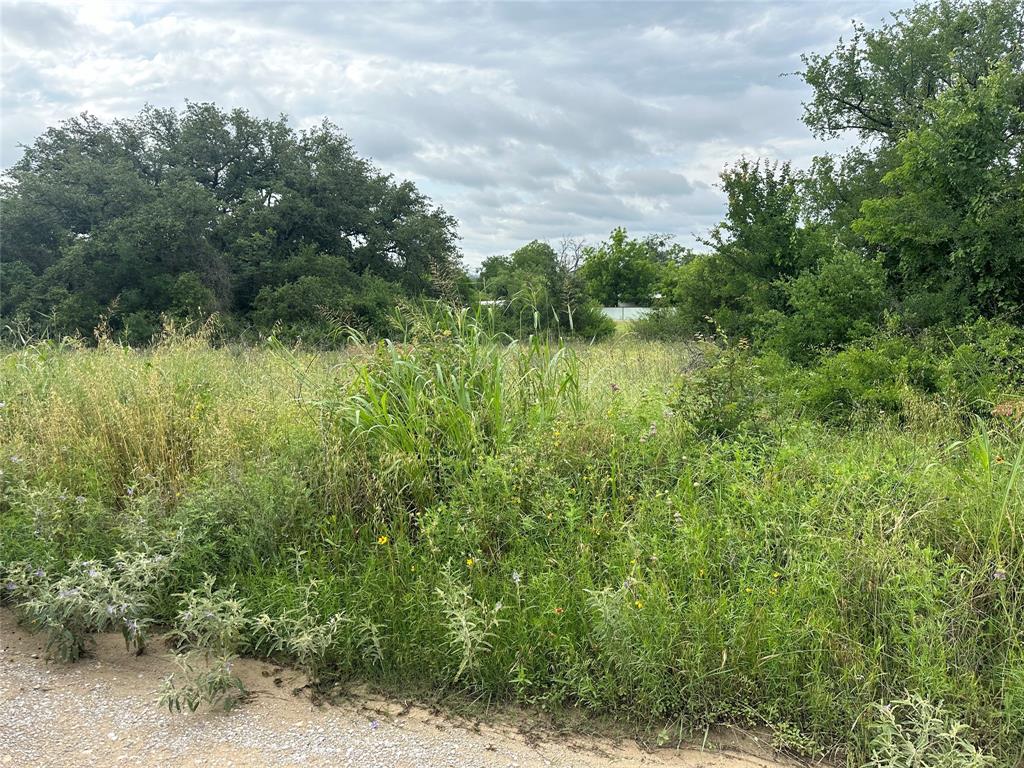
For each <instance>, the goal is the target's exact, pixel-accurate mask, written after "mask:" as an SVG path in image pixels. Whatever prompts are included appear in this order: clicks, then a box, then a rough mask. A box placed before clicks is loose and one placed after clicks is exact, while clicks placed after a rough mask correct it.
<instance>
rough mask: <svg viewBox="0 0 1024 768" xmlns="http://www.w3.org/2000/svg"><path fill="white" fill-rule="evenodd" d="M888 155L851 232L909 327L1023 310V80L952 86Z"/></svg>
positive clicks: (996, 75) (995, 78)
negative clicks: (892, 291) (882, 271)
mask: <svg viewBox="0 0 1024 768" xmlns="http://www.w3.org/2000/svg"><path fill="white" fill-rule="evenodd" d="M896 155H897V158H898V165H896V166H895V167H894V168H893V169H892V170H890V171H889V172H888V173H887V174H886V175H885V176H884V177H883V179H882V182H883V185H884V190H883V192H882V194H881V195H880V196H878V197H875V198H871V199H868V200H866V201H865V202H864V203H863V205H862V207H861V213H862V215H861V217H860V218H859V219H858V220H857V221H855V222H854V224H853V227H854V229H855V230H856V231H857V232H858V233H860V234H861V235H863V237H864V238H865V239H866V240H867V241H868V242H869V243H871V244H872V245H874V246H875V247H876V248H877V249H878V250H879V251H880V252H882V253H885V254H887V255H888V256H889V257H890V263H891V265H892V274H893V281H894V282H895V283H896V284H897V286H898V287H899V289H900V292H901V295H902V296H903V297H904V299H905V301H906V302H907V304H908V308H910V309H912V310H913V311H912V312H911V313H910V314H911V315H912V316H913V317H912V319H914V320H916V321H917V322H918V323H919V324H922V323H923V324H927V323H929V322H936V321H942V320H959V319H964V316H965V315H968V316H969V315H970V314H972V313H973V312H975V311H977V312H981V313H982V314H986V315H995V314H999V313H1005V312H1011V311H1014V310H1017V309H1019V308H1020V307H1022V306H1024V168H1022V166H1021V159H1022V156H1024V72H1021V71H1014V70H1012V69H1011V68H1010V65H1009V62H1008V61H1004V62H1003V64H1002V65H1000V67H999V68H997V69H995V70H993V71H992V72H990V73H989V74H986V75H983V76H982V77H981V78H980V79H979V80H978V82H977V83H974V84H972V83H969V82H968V81H966V80H963V79H960V80H958V81H957V82H956V83H954V85H953V87H951V88H948V89H946V90H945V91H943V92H942V93H941V94H940V95H939V96H938V97H937V98H936V99H934V100H933V101H932V102H930V103H929V104H928V105H927V119H926V120H925V121H924V122H923V124H922V125H921V126H920V127H919V128H917V129H914V130H911V131H908V132H907V134H906V135H905V136H904V137H903V138H902V139H901V140H900V141H899V143H898V144H897V149H896Z"/></svg>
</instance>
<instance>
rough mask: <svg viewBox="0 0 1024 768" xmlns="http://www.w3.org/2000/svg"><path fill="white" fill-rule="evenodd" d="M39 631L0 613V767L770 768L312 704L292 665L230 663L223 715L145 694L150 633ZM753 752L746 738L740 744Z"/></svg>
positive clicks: (398, 708)
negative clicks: (68, 651) (233, 698)
mask: <svg viewBox="0 0 1024 768" xmlns="http://www.w3.org/2000/svg"><path fill="white" fill-rule="evenodd" d="M42 646H43V642H42V638H41V637H40V636H37V635H30V634H28V633H27V632H25V631H24V629H22V628H21V627H19V626H17V624H16V622H15V620H14V616H13V614H12V613H11V612H10V611H8V610H0V711H2V713H3V714H2V715H0V766H8V765H9V766H26V767H27V766H39V767H40V768H42V767H43V766H55V767H57V766H59V767H60V768H68V767H69V766H103V768H110V766H164V765H166V766H176V767H178V766H180V767H182V768H184V767H185V766H239V767H241V766H246V767H249V766H252V767H253V768H264V767H266V768H271V767H272V766H273V767H274V768H277V767H278V766H314V767H319V766H324V767H325V768H326V766H332V767H337V766H360V768H363V767H366V768H372V767H374V766H380V767H381V768H414V767H415V768H421V767H424V768H425V767H428V766H429V767H431V768H433V767H434V766H453V767H454V766H479V767H480V768H493V767H496V766H501V767H502V768H507V767H509V766H515V767H516V768H535V767H536V768H540V767H541V766H566V767H567V768H574V767H576V766H578V767H579V768H602V767H604V766H616V767H618V768H625V767H626V766H645V767H647V766H650V767H652V768H653V767H655V766H678V767H685V768H783V766H792V765H794V764H793V763H787V762H781V761H777V760H773V759H770V758H769V757H767V756H765V755H760V756H757V755H752V754H741V753H739V752H736V751H709V750H706V749H705V750H701V749H696V748H692V749H658V750H653V751H646V750H644V749H642V748H641V747H640V746H638V745H637V744H636V743H635V742H633V741H612V740H606V739H601V738H592V737H585V736H571V737H566V736H565V735H562V734H552V733H546V732H544V731H543V729H540V730H538V729H529V732H528V733H523V732H522V731H523V730H524V729H523V728H521V727H519V728H517V727H516V726H515V725H514V724H513V723H505V722H502V720H504V718H499V719H498V722H495V723H486V724H485V723H475V722H460V721H457V720H453V719H450V718H448V717H445V716H444V715H440V714H436V713H433V712H431V711H430V710H428V709H425V708H421V707H417V706H411V705H408V704H402V703H400V702H394V701H389V700H385V699H380V698H375V697H372V696H364V695H355V696H352V697H350V698H349V699H347V700H346V701H344V702H342V703H340V704H338V705H335V706H314V705H313V704H312V703H311V702H310V701H309V700H308V698H306V697H305V696H303V695H301V694H300V695H295V694H294V693H292V691H293V690H295V689H297V688H301V687H302V685H303V684H304V682H305V681H304V680H303V679H302V677H301V675H299V674H297V673H296V672H294V671H293V670H288V669H281V668H279V667H274V666H272V665H270V664H267V663H264V662H260V661H254V660H243V661H241V662H239V663H238V665H237V667H236V669H237V671H238V672H239V674H240V676H241V677H242V679H243V680H244V681H245V683H246V685H247V686H248V687H249V689H250V690H251V691H253V698H252V700H251V701H249V702H247V703H246V704H244V705H243V706H242V707H240V708H239V709H236V710H234V711H232V712H229V713H223V712H204V711H200V712H197V713H195V714H186V715H172V714H169V713H168V712H167V711H166V710H160V709H158V708H157V706H156V704H155V691H156V689H157V687H158V685H159V683H160V681H161V680H162V679H163V678H164V677H166V676H167V675H168V674H169V673H170V672H171V671H172V669H173V665H172V664H171V661H170V658H169V657H168V655H167V654H166V653H165V652H164V650H165V649H164V648H163V646H162V645H160V644H159V643H154V644H153V646H152V647H151V649H150V651H149V652H148V653H146V654H144V655H142V656H130V655H128V654H126V653H125V649H124V643H123V641H122V640H121V637H120V635H103V636H100V637H98V638H97V643H96V647H95V648H94V649H93V651H92V653H91V655H90V656H89V657H88V658H85V659H82V660H81V661H79V662H78V663H77V664H73V665H64V664H59V663H53V662H51V663H47V662H46V661H45V660H44V658H43V647H42ZM750 746H751V747H752V748H754V749H756V748H757V746H758V745H757V743H756V742H752V743H751V745H750Z"/></svg>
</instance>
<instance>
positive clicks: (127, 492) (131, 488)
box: [124, 485, 135, 498]
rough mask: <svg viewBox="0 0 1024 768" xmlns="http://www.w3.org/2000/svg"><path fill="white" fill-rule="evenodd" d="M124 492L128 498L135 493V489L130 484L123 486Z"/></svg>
mask: <svg viewBox="0 0 1024 768" xmlns="http://www.w3.org/2000/svg"><path fill="white" fill-rule="evenodd" d="M124 492H125V493H126V494H127V495H128V497H129V498H131V497H132V496H134V495H135V489H134V488H133V487H132V486H130V485H129V486H128V487H127V488H125V491H124Z"/></svg>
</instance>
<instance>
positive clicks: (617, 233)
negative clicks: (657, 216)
mask: <svg viewBox="0 0 1024 768" xmlns="http://www.w3.org/2000/svg"><path fill="white" fill-rule="evenodd" d="M666 244H667V239H666V238H663V237H662V238H660V239H659V237H658V236H655V237H654V238H645V239H637V238H630V237H629V236H628V235H627V234H626V230H625V229H624V228H623V227H618V228H617V229H615V230H613V231H612V233H611V235H610V236H609V238H608V240H606V241H605V242H603V243H601V244H600V245H598V246H596V247H590V248H586V249H584V254H583V265H582V266H581V267H580V276H581V277H582V278H583V282H584V284H585V286H586V290H587V293H588V294H589V295H590V296H591V297H593V298H594V299H595V300H596V301H598V302H600V303H602V304H604V305H605V306H613V307H614V306H618V304H619V303H620V302H625V303H628V304H641V305H644V306H648V305H650V304H651V302H652V301H653V299H654V292H655V287H656V285H657V283H658V279H659V277H660V272H661V264H663V263H664V261H666V260H667V258H668V256H667V254H666V252H667V248H666ZM659 246H660V247H659Z"/></svg>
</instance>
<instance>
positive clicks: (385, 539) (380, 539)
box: [377, 536, 388, 547]
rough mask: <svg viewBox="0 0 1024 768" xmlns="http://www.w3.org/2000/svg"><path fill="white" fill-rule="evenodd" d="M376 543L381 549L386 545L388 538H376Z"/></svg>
mask: <svg viewBox="0 0 1024 768" xmlns="http://www.w3.org/2000/svg"><path fill="white" fill-rule="evenodd" d="M377 543H378V544H379V545H380V546H382V547H383V546H384V545H385V544H387V543H388V537H387V536H378V537H377Z"/></svg>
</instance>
